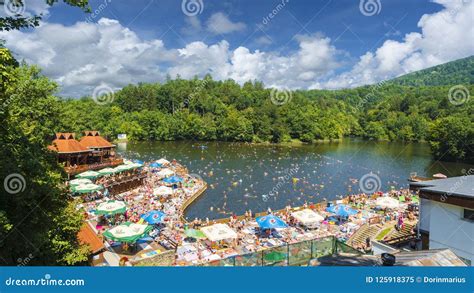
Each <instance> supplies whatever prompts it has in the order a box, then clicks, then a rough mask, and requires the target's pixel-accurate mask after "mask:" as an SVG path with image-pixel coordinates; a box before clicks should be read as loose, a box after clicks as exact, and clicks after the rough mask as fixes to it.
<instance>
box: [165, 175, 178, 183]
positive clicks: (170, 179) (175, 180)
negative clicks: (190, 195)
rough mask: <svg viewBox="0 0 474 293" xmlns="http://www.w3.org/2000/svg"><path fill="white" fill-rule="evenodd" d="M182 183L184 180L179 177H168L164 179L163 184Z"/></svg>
mask: <svg viewBox="0 0 474 293" xmlns="http://www.w3.org/2000/svg"><path fill="white" fill-rule="evenodd" d="M182 181H183V178H181V177H178V176H171V177H167V178H165V179H163V182H165V183H169V184H175V183H178V182H182Z"/></svg>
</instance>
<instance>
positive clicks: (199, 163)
mask: <svg viewBox="0 0 474 293" xmlns="http://www.w3.org/2000/svg"><path fill="white" fill-rule="evenodd" d="M117 149H118V152H119V153H120V154H121V155H122V156H124V157H126V158H128V159H140V160H144V161H151V160H157V159H159V158H162V157H164V158H166V159H168V160H172V159H176V160H177V161H179V162H180V163H182V164H183V165H185V166H186V167H187V168H188V170H189V172H190V173H192V174H196V176H200V177H202V178H203V179H204V180H205V181H206V182H207V183H208V189H207V191H206V193H205V194H203V195H202V196H201V197H200V198H199V199H198V200H197V201H196V202H195V203H194V204H193V205H191V206H190V207H189V208H188V210H187V213H186V216H187V217H188V218H190V219H193V218H194V217H200V218H205V217H209V218H210V219H214V218H222V217H228V216H229V215H230V214H231V213H232V212H235V213H236V214H243V213H245V211H246V210H248V209H251V210H252V211H253V212H260V211H264V210H266V209H267V208H268V207H270V208H272V209H274V210H275V209H281V208H284V207H285V206H286V205H288V204H291V205H292V206H297V205H303V204H304V202H305V201H307V202H308V203H309V202H320V201H323V200H324V199H327V200H333V199H337V198H338V197H340V196H344V195H347V194H350V193H360V192H361V191H366V192H372V191H375V190H382V191H387V190H390V188H401V187H407V186H408V181H407V178H408V177H409V175H410V172H417V174H418V175H419V176H426V177H430V176H431V175H433V174H435V173H443V174H446V175H447V176H458V175H462V174H463V173H465V172H466V170H468V169H469V168H474V166H473V165H468V164H461V163H450V162H436V161H433V159H432V158H431V155H430V148H429V145H428V144H425V143H410V144H405V143H401V142H373V141H364V140H360V139H344V140H342V141H338V142H330V143H319V144H308V145H306V144H305V145H301V146H280V145H252V144H245V143H229V142H196V141H174V142H139V143H119V144H118V147H117Z"/></svg>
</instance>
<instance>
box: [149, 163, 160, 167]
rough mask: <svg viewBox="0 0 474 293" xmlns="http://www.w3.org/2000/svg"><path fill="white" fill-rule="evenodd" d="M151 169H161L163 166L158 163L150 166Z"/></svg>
mask: <svg viewBox="0 0 474 293" xmlns="http://www.w3.org/2000/svg"><path fill="white" fill-rule="evenodd" d="M150 167H152V168H161V164H159V163H157V162H153V163H151V164H150Z"/></svg>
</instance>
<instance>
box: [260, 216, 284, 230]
mask: <svg viewBox="0 0 474 293" xmlns="http://www.w3.org/2000/svg"><path fill="white" fill-rule="evenodd" d="M255 220H256V221H257V224H258V226H259V227H260V229H275V228H286V227H288V225H287V224H286V223H285V222H284V221H283V220H282V219H280V218H279V217H277V216H275V215H267V216H263V217H258V218H256V219H255Z"/></svg>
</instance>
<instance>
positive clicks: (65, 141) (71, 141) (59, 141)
mask: <svg viewBox="0 0 474 293" xmlns="http://www.w3.org/2000/svg"><path fill="white" fill-rule="evenodd" d="M48 149H50V150H52V151H55V152H58V153H80V152H88V151H90V150H89V149H88V148H86V147H84V146H82V145H81V144H80V143H79V142H78V141H77V140H76V139H75V135H74V133H62V132H59V133H56V139H55V140H53V143H52V144H51V145H50V146H48Z"/></svg>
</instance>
